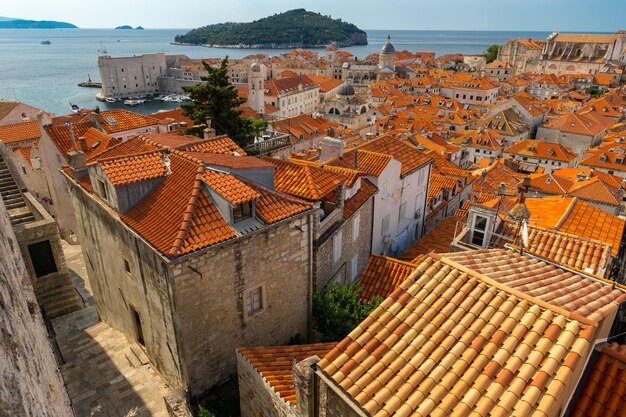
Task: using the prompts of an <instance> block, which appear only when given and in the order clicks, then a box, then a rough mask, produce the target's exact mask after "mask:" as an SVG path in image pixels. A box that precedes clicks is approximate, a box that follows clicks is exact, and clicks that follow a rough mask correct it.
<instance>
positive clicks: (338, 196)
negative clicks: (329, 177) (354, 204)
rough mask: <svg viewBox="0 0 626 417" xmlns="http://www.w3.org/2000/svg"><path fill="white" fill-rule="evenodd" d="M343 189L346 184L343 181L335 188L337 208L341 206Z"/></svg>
mask: <svg viewBox="0 0 626 417" xmlns="http://www.w3.org/2000/svg"><path fill="white" fill-rule="evenodd" d="M345 190H346V185H345V184H344V183H343V182H342V183H341V184H339V185H338V186H337V188H335V205H336V206H337V208H339V209H342V208H343V202H344V193H345Z"/></svg>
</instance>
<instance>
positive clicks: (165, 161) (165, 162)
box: [163, 151, 172, 175]
mask: <svg viewBox="0 0 626 417" xmlns="http://www.w3.org/2000/svg"><path fill="white" fill-rule="evenodd" d="M163 165H165V175H170V174H171V173H172V164H171V163H170V154H169V152H168V151H165V153H164V154H163Z"/></svg>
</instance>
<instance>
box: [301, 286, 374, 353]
mask: <svg viewBox="0 0 626 417" xmlns="http://www.w3.org/2000/svg"><path fill="white" fill-rule="evenodd" d="M361 291H362V289H361V287H359V285H358V284H350V285H340V284H336V283H330V284H329V285H328V287H327V288H326V290H325V291H322V292H320V293H317V294H315V296H314V297H313V315H314V316H315V321H316V330H318V331H319V332H320V333H321V334H322V341H323V342H338V341H340V340H342V339H343V338H344V337H346V336H347V335H348V333H350V332H351V331H352V330H353V329H354V328H355V327H356V326H357V325H358V324H359V323H361V322H362V321H363V320H365V318H366V317H367V316H368V315H369V314H370V313H371V312H372V311H374V309H375V308H376V307H378V305H379V304H380V302H381V301H382V299H381V298H380V297H377V298H374V299H373V300H371V301H370V302H361V301H359V296H360V294H361Z"/></svg>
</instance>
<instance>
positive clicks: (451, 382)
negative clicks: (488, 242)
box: [318, 256, 596, 417]
mask: <svg viewBox="0 0 626 417" xmlns="http://www.w3.org/2000/svg"><path fill="white" fill-rule="evenodd" d="M595 333H596V324H595V323H592V322H589V321H586V320H584V319H583V318H580V317H578V316H575V315H573V314H566V313H564V312H563V310H559V309H556V308H554V307H552V306H550V305H547V304H546V303H544V302H542V301H540V300H537V299H535V298H532V297H529V296H526V295H524V294H523V293H521V292H519V291H514V290H511V289H510V288H508V287H506V286H504V285H502V284H499V283H497V282H495V281H493V280H491V279H490V278H487V277H485V276H484V275H480V274H477V273H476V272H474V271H472V270H469V269H467V268H465V267H463V266H461V265H458V264H456V263H454V262H452V261H450V260H448V259H445V258H441V259H436V258H434V257H432V256H431V257H429V258H427V259H426V260H425V261H424V262H423V263H422V264H420V265H419V266H418V268H417V270H416V271H415V272H414V273H413V274H412V275H411V276H410V277H409V278H408V279H407V280H405V281H404V283H402V284H401V285H400V287H399V288H397V289H396V290H395V291H394V292H393V293H392V294H391V295H390V296H389V297H388V298H387V299H385V300H384V301H383V302H382V303H381V304H380V306H378V307H377V308H376V309H375V310H374V311H373V312H372V313H371V314H370V315H369V316H368V317H367V318H366V319H365V320H364V321H363V322H362V323H361V324H359V325H358V326H357V327H356V328H355V329H354V330H353V331H352V332H351V333H350V334H349V335H348V336H347V337H346V338H345V339H344V340H342V341H341V342H340V343H339V344H338V345H337V346H336V347H335V348H334V349H332V350H331V351H330V352H329V353H328V354H327V355H326V356H325V357H324V358H323V359H322V360H321V361H320V362H319V363H318V369H320V370H321V371H322V372H324V373H325V374H326V375H327V376H328V377H329V378H330V379H331V380H332V381H333V382H334V383H335V384H336V385H337V386H338V387H341V389H342V390H344V392H345V393H346V395H347V396H349V397H350V398H351V399H352V400H354V402H355V403H356V404H358V406H359V407H360V408H361V409H362V410H364V412H365V413H368V414H369V415H371V416H373V417H391V416H408V415H421V416H435V415H441V416H448V415H456V414H458V415H470V414H472V415H475V416H493V415H503V416H504V415H507V416H509V415H520V416H526V415H531V414H532V413H533V412H536V413H542V414H541V415H547V416H552V415H556V413H557V411H558V409H559V408H560V407H561V406H563V401H565V400H566V398H563V397H562V391H563V387H570V386H572V385H573V384H575V383H576V382H577V380H576V378H575V375H576V374H578V373H579V372H581V371H582V368H583V367H584V364H585V359H586V358H587V356H588V354H589V352H590V350H591V349H592V346H593V342H594V339H595Z"/></svg>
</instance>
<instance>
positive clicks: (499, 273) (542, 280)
mask: <svg viewBox="0 0 626 417" xmlns="http://www.w3.org/2000/svg"><path fill="white" fill-rule="evenodd" d="M442 256H443V257H444V258H447V259H451V260H452V261H454V262H457V263H459V264H461V265H464V266H466V267H468V268H470V269H472V270H474V271H476V272H478V273H480V274H483V275H486V276H488V277H489V278H492V279H494V280H496V281H497V282H500V283H502V284H505V285H506V286H508V287H510V288H513V289H515V290H519V291H521V292H523V293H524V294H527V295H529V296H532V297H535V298H537V299H538V300H542V301H545V302H547V303H549V304H550V305H553V306H555V307H560V308H563V309H565V310H566V311H568V312H571V313H576V314H579V315H581V316H582V317H586V318H589V319H592V320H593V321H597V319H598V317H601V318H604V317H607V316H610V315H612V314H615V311H616V309H617V307H618V305H619V303H621V302H622V301H625V300H626V292H624V291H622V290H620V289H618V288H615V289H613V288H612V285H611V284H610V283H608V282H607V283H602V282H600V281H594V280H591V279H589V278H586V277H583V276H581V275H578V274H574V273H571V272H568V271H566V270H564V269H561V268H559V267H557V266H554V265H551V264H549V263H546V262H542V261H539V260H536V259H533V258H530V257H527V256H522V255H520V254H518V253H515V252H512V251H507V250H504V249H482V250H472V251H464V252H456V253H446V254H443V255H442Z"/></svg>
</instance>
